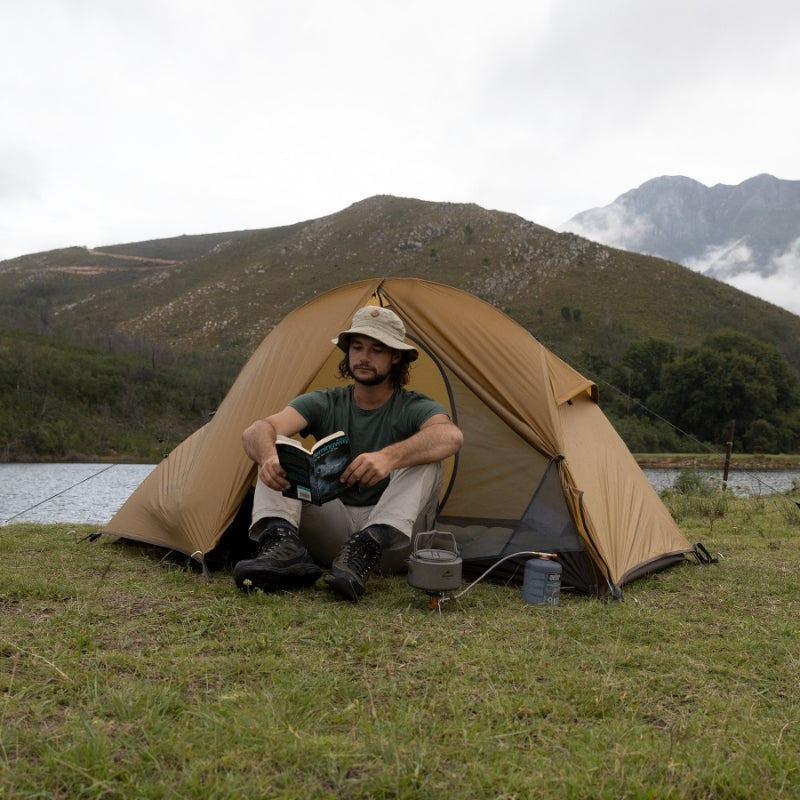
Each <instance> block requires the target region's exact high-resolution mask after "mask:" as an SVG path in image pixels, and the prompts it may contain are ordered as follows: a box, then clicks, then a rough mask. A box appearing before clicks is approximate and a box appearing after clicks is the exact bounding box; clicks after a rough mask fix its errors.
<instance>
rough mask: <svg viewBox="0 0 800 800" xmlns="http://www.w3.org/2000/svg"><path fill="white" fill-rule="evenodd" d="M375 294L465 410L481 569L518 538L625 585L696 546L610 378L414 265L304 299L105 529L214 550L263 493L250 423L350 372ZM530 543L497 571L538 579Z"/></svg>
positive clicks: (576, 586) (468, 501)
mask: <svg viewBox="0 0 800 800" xmlns="http://www.w3.org/2000/svg"><path fill="white" fill-rule="evenodd" d="M369 303H375V304H380V305H384V306H390V307H391V308H392V309H393V310H395V311H396V312H397V313H398V314H399V315H400V316H401V318H402V319H403V320H404V322H405V324H406V329H407V333H408V338H409V339H410V340H412V341H413V342H414V343H415V344H416V345H417V347H418V348H419V350H420V359H419V361H418V362H415V364H414V365H413V367H412V370H411V383H410V384H409V388H410V389H414V390H417V391H421V392H424V393H426V394H428V395H429V396H431V397H434V398H436V399H437V400H439V401H440V402H441V403H442V404H444V406H445V407H446V408H448V409H449V410H450V414H451V416H452V418H453V420H454V421H455V422H456V423H457V424H458V425H459V426H460V427H461V429H462V431H463V432H464V447H463V448H462V450H461V452H459V453H458V454H457V456H455V457H454V458H452V459H450V462H449V464H448V470H447V474H446V480H445V488H444V490H443V493H442V497H441V503H440V513H439V516H438V519H437V528H438V529H439V530H444V531H449V532H452V533H453V535H454V536H455V539H456V541H457V543H458V546H459V549H460V553H461V557H462V560H463V566H464V572H465V574H466V575H472V576H477V575H479V574H481V573H482V572H483V571H484V570H485V569H487V568H488V567H489V566H492V565H494V564H497V562H498V561H500V560H501V559H505V558H506V557H507V556H509V555H511V554H514V553H525V552H527V551H540V552H541V551H544V552H554V553H557V554H558V557H559V561H560V562H561V564H562V570H563V571H562V588H563V589H565V590H571V591H575V592H580V593H586V594H593V595H596V596H599V597H600V596H604V595H607V594H609V593H612V594H614V595H616V596H621V587H622V586H623V584H625V583H627V582H629V581H631V580H633V579H634V578H636V577H638V576H641V575H643V574H645V573H648V572H652V571H655V570H659V569H662V568H665V567H667V566H670V565H672V564H675V563H677V562H679V561H681V560H684V559H685V558H686V557H687V556H688V555H689V554H690V553H692V551H693V548H692V546H691V544H690V543H689V541H688V540H687V539H686V538H685V537H684V535H683V534H682V533H681V531H680V530H679V529H678V527H677V525H676V524H675V522H674V520H673V519H672V517H671V516H670V514H669V512H668V511H667V509H666V508H665V506H664V504H663V503H662V502H661V499H660V498H659V497H658V494H657V493H656V492H655V490H654V489H653V488H652V486H651V485H650V483H649V482H648V480H647V478H646V477H645V475H644V473H643V472H642V471H641V469H640V468H639V466H638V464H637V463H636V461H635V460H634V458H633V457H632V456H631V454H630V452H629V451H628V449H627V447H626V446H625V444H624V443H623V441H622V440H621V439H620V437H619V436H618V435H617V433H616V431H615V430H614V428H613V427H612V426H611V424H610V423H609V421H608V420H607V418H606V417H605V415H604V414H603V412H602V411H601V410H600V407H599V405H598V402H597V387H596V385H595V384H594V383H593V382H592V381H590V380H588V379H587V378H584V377H583V376H582V375H580V374H579V373H578V372H576V371H575V370H574V369H573V368H572V367H570V366H569V365H567V364H566V363H564V362H563V361H561V360H560V359H559V358H557V357H556V356H555V355H554V354H553V353H551V352H550V351H548V350H547V349H546V348H545V347H544V346H543V345H541V344H540V343H539V342H538V341H537V340H536V339H535V338H534V337H533V336H532V335H531V334H530V333H528V332H527V331H526V330H525V329H524V328H522V327H521V326H520V325H518V324H517V323H516V322H514V321H513V320H511V319H510V318H509V317H507V316H506V315H505V314H503V313H502V312H500V311H498V310H497V309H496V308H494V307H493V306H491V305H489V304H488V303H486V302H484V301H482V300H479V299H478V298H476V297H474V296H473V295H471V294H468V293H466V292H464V291H461V290H458V289H455V288H452V287H450V286H445V285H441V284H436V283H431V282H427V281H423V280H418V279H414V278H386V279H374V280H367V281H360V282H357V283H353V284H348V285H346V286H342V287H340V288H337V289H334V290H332V291H329V292H326V293H325V294H322V295H320V296H319V297H317V298H315V299H314V300H312V301H310V302H308V303H306V304H305V305H303V306H301V307H300V308H298V309H296V310H295V311H293V312H292V313H290V314H289V315H288V316H287V317H286V318H285V319H284V320H283V321H282V322H280V323H279V324H278V325H277V326H276V327H275V328H274V329H273V330H272V331H271V332H270V333H269V334H268V335H267V337H266V338H265V339H264V340H263V342H262V343H261V345H260V346H259V347H258V348H257V349H256V350H255V352H254V353H253V355H252V356H251V357H250V359H249V360H248V361H247V363H246V364H245V366H244V367H243V369H242V371H241V373H240V374H239V376H238V377H237V379H236V381H235V382H234V384H233V386H232V387H231V389H230V391H229V392H228V394H227V395H226V397H225V398H224V400H223V401H222V403H221V404H220V406H219V408H218V410H217V412H216V414H215V415H214V417H213V418H212V419H211V420H210V421H209V422H208V423H207V424H206V425H204V426H203V427H202V428H200V429H198V430H197V431H196V432H195V433H193V434H192V435H191V436H189V437H188V438H187V439H186V440H185V441H183V442H182V443H181V444H180V445H178V446H177V447H176V448H175V449H174V450H173V451H172V452H171V453H170V454H169V456H168V457H167V458H166V459H164V461H162V462H161V463H160V464H159V465H158V466H157V467H156V468H155V469H154V470H153V472H151V473H150V475H148V477H147V478H146V479H145V480H144V481H143V482H142V484H141V485H140V486H139V487H138V488H137V489H136V490H135V491H134V492H133V494H132V495H131V496H130V498H129V499H128V500H127V501H126V503H125V504H124V505H123V506H122V508H121V509H120V510H119V512H118V513H117V514H116V515H115V516H114V517H113V518H112V519H111V520H110V521H109V522H108V524H107V525H106V526H105V527H104V528H103V529H102V530H101V531H100V532H101V533H107V534H113V535H116V536H120V537H123V538H128V539H134V540H138V541H142V542H147V543H150V544H155V545H159V546H162V547H165V548H168V549H171V550H176V551H179V552H182V553H185V554H186V555H188V556H191V557H192V558H193V559H196V560H197V561H199V562H201V563H205V556H206V555H207V554H209V553H210V552H211V551H212V550H214V548H215V547H217V545H218V544H219V542H220V539H221V538H222V537H223V534H225V532H226V531H227V530H228V529H229V527H230V526H231V525H232V522H233V521H234V518H235V517H236V515H237V512H239V510H240V508H242V507H243V506H244V504H246V502H247V498H248V495H249V493H250V489H251V488H252V486H253V484H254V481H255V476H256V468H255V465H254V464H253V463H252V462H251V461H250V460H249V459H248V457H247V456H246V455H245V453H244V450H243V448H242V442H241V434H242V431H243V430H244V429H245V428H246V427H247V426H248V425H249V424H250V423H251V422H252V421H253V420H255V419H258V418H260V417H265V416H267V415H269V414H271V413H273V412H274V411H276V410H279V409H281V408H283V406H285V405H286V403H287V402H288V401H289V400H290V399H292V398H293V397H295V396H296V395H298V394H300V393H302V392H306V391H309V390H311V389H314V388H320V387H323V386H329V385H331V384H333V383H334V382H335V381H336V378H335V377H334V375H335V367H336V364H337V363H338V361H339V359H340V356H341V351H339V350H338V349H337V348H335V346H334V345H332V344H331V341H330V340H331V338H332V337H333V336H334V335H335V334H336V332H338V331H340V330H344V329H346V328H347V327H348V326H349V325H350V322H351V320H352V317H353V314H354V313H355V312H356V311H357V310H358V309H359V308H361V307H363V306H364V305H367V304H369ZM528 557H529V556H525V555H521V556H517V557H514V558H508V559H506V560H505V561H504V562H503V563H502V564H501V565H499V566H498V569H497V570H495V571H493V573H492V574H493V575H494V574H495V572H496V573H497V577H502V578H503V579H510V580H518V581H521V580H522V575H523V570H522V566H523V564H524V562H525V561H526V560H527V558H528Z"/></svg>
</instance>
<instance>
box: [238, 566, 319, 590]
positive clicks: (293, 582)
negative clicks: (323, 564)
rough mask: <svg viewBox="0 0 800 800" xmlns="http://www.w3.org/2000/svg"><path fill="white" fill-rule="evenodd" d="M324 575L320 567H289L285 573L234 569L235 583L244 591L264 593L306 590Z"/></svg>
mask: <svg viewBox="0 0 800 800" xmlns="http://www.w3.org/2000/svg"><path fill="white" fill-rule="evenodd" d="M321 575H322V570H321V569H319V568H318V567H312V566H302V567H289V568H288V569H287V570H286V571H285V572H277V571H275V570H257V569H242V570H239V571H238V572H237V570H236V567H234V568H233V580H234V583H235V584H236V585H237V586H238V587H239V588H240V589H241V590H242V591H243V592H248V591H253V590H256V589H260V590H261V591H262V592H279V591H282V590H287V589H304V588H306V587H308V586H313V585H314V584H315V583H316V582H317V581H318V580H319V578H320V576H321Z"/></svg>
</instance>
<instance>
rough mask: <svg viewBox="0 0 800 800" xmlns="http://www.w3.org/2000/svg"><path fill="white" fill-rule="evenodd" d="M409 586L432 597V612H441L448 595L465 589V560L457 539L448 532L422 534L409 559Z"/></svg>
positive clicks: (417, 539) (430, 605)
mask: <svg viewBox="0 0 800 800" xmlns="http://www.w3.org/2000/svg"><path fill="white" fill-rule="evenodd" d="M408 583H409V585H410V586H413V587H414V588H416V589H422V590H423V591H424V592H425V593H427V595H428V596H429V597H430V602H429V603H428V608H434V609H438V608H439V601H440V599H441V597H442V596H443V595H444V593H445V592H446V591H449V590H451V589H458V588H459V587H460V586H461V557H460V556H459V554H458V546H457V544H456V538H455V536H453V534H452V533H449V532H447V531H425V532H424V533H418V534H417V537H416V539H415V540H414V549H413V551H412V553H411V556H410V557H409V559H408Z"/></svg>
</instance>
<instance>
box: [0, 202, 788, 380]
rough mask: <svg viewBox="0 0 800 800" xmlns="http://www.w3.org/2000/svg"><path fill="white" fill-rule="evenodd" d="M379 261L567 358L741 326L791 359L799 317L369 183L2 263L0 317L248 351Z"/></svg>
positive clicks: (642, 262)
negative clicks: (325, 198)
mask: <svg viewBox="0 0 800 800" xmlns="http://www.w3.org/2000/svg"><path fill="white" fill-rule="evenodd" d="M376 276H387V277H389V276H404V277H421V278H426V279H428V280H433V281H437V282H441V283H447V284H450V285H453V286H457V287H458V288H462V289H464V290H466V291H469V292H472V293H473V294H476V295H477V296H479V297H481V298H482V299H484V300H486V301H487V302H490V303H492V304H493V305H495V306H497V307H498V308H501V309H502V310H503V311H505V312H506V313H508V314H509V315H510V316H511V317H512V318H514V319H515V320H516V321H517V322H519V323H520V324H521V325H523V326H524V327H526V328H527V329H529V330H530V331H531V332H532V333H533V334H534V335H535V336H537V338H539V339H540V340H541V341H542V342H543V343H544V344H546V345H547V346H550V347H552V348H553V349H555V350H556V352H558V353H559V354H560V355H562V357H578V356H580V355H582V354H584V353H586V352H595V353H597V352H598V351H602V352H603V357H604V358H613V357H614V353H616V352H619V350H620V348H623V347H624V346H626V344H627V343H628V342H630V341H631V340H634V339H637V338H641V337H643V336H647V335H651V336H660V337H664V338H669V339H673V340H674V341H675V342H676V343H677V344H678V345H680V346H684V345H686V344H690V343H693V342H697V341H699V340H700V339H701V338H702V337H703V336H704V335H706V334H707V333H708V332H711V331H713V330H716V329H719V328H721V327H726V326H732V327H736V326H740V325H742V324H744V325H747V327H748V329H749V330H751V331H752V333H753V335H755V336H757V337H760V338H763V339H764V340H765V341H771V342H773V343H778V342H780V347H781V349H782V351H783V352H784V353H785V354H786V357H787V359H788V360H789V361H790V363H792V364H793V365H794V366H795V368H796V369H798V370H800V317H797V316H796V315H793V314H790V313H789V312H787V311H785V310H783V309H780V308H778V307H777V306H775V305H773V304H769V303H766V302H765V301H762V300H759V299H757V298H753V297H752V296H750V295H747V294H745V293H744V292H740V291H739V290H737V289H735V288H732V287H730V286H727V285H726V284H723V283H721V282H719V281H716V280H712V279H709V278H707V277H704V276H701V275H699V274H697V273H696V272H693V271H691V270H689V269H687V268H685V267H683V266H680V265H679V264H677V263H674V262H671V261H668V260H664V259H661V258H656V257H652V256H647V255H642V254H639V253H636V252H631V251H625V250H621V249H618V248H611V247H608V246H604V245H602V244H600V243H598V242H596V241H592V240H590V239H587V238H585V237H582V236H578V235H576V234H574V233H569V232H557V231H553V230H551V229H549V228H546V227H544V226H541V225H538V224H536V223H534V222H531V221H528V220H525V219H523V218H522V217H520V216H518V215H516V214H512V213H508V212H503V211H496V210H487V209H484V208H482V207H480V206H478V205H475V204H462V203H448V202H431V201H422V200H417V199H414V198H398V197H394V196H391V195H376V196H373V197H370V198H366V199H364V200H360V201H357V202H355V203H353V204H351V205H350V206H348V207H346V208H344V209H342V210H341V211H338V212H334V213H333V214H329V215H326V216H324V217H319V218H315V219H310V220H305V221H301V222H297V223H294V224H292V225H286V226H281V227H276V228H265V229H253V230H242V231H230V232H222V233H215V234H200V235H197V236H177V237H170V238H166V239H159V240H152V241H147V242H138V243H128V244H117V245H111V246H99V247H94V248H92V249H91V250H89V249H87V248H66V249H63V250H57V251H48V252H45V253H39V254H32V255H29V256H22V257H19V258H16V259H12V260H9V261H4V262H0V320H4V321H5V322H6V323H7V324H10V325H12V326H14V327H20V328H24V329H27V330H37V331H40V332H54V331H56V332H63V333H65V334H67V335H71V336H77V337H78V338H80V337H84V338H97V337H98V336H105V337H112V336H117V335H119V336H124V337H129V338H130V339H141V340H143V341H144V340H147V341H152V342H157V343H163V344H164V345H168V346H170V347H173V348H176V349H178V350H181V349H183V350H195V349H196V350H217V351H226V350H230V351H236V352H239V353H246V352H249V351H251V350H252V349H253V348H254V347H255V346H257V344H258V343H259V342H260V341H261V339H262V338H263V337H264V336H265V335H266V333H268V331H269V330H270V328H271V327H272V326H273V325H275V324H277V322H278V321H280V319H282V318H283V317H284V316H285V315H286V314H287V313H289V312H290V311H291V310H292V309H293V308H295V307H296V306H297V305H299V304H301V303H303V302H305V301H307V300H309V299H311V298H312V297H314V296H315V295H316V294H318V293H320V292H322V291H325V290H326V289H331V288H334V287H335V286H338V285H341V284H343V283H349V282H352V281H355V280H361V279H364V278H374V277H376Z"/></svg>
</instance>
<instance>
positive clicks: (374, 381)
mask: <svg viewBox="0 0 800 800" xmlns="http://www.w3.org/2000/svg"><path fill="white" fill-rule="evenodd" d="M365 369H370V370H372V367H366V368H365ZM350 374H351V375H352V376H353V380H354V381H355V382H356V383H360V384H361V385H362V386H379V385H380V384H381V383H383V382H384V381H385V380H386V379H387V378H388V377H389V375H390V373H388V372H384V373H383V374H381V373H380V372H378V371H377V370H373V374H372V375H371V376H370V377H368V378H359V377H357V376H356V374H355V371H354V370H353V368H352V367H351V368H350Z"/></svg>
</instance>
